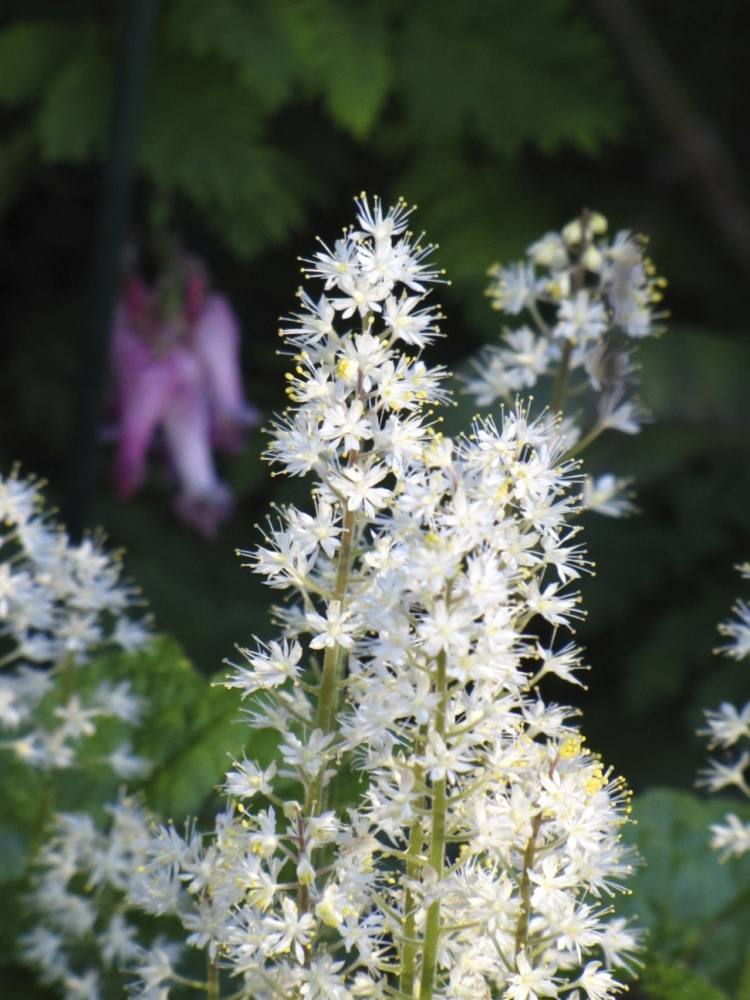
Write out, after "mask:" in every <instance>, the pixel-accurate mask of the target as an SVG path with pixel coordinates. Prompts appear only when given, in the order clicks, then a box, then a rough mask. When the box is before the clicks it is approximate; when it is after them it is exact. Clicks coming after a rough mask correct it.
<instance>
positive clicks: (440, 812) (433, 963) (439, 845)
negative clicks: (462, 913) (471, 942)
mask: <svg viewBox="0 0 750 1000" xmlns="http://www.w3.org/2000/svg"><path fill="white" fill-rule="evenodd" d="M435 689H436V691H437V694H438V699H439V700H438V705H437V709H436V711H435V733H436V734H437V735H438V736H439V737H440V738H441V739H444V738H445V728H446V726H445V718H446V715H447V709H448V671H447V667H446V662H445V651H443V652H442V653H440V655H439V656H438V659H437V672H436V677H435ZM447 800H448V795H447V782H446V778H445V775H443V777H442V778H438V779H436V780H435V781H434V783H433V785H432V840H431V843H430V867H431V868H432V869H433V871H434V873H435V878H436V880H437V881H438V882H440V880H441V879H442V877H443V865H444V861H445V820H446V812H447ZM439 940H440V897H439V896H438V898H437V899H435V900H433V902H432V903H430V905H429V908H428V910H427V920H426V923H425V936H424V952H423V955H424V957H423V959H422V980H421V983H420V990H419V1000H432V994H433V990H434V988H435V973H436V970H437V954H438V943H439Z"/></svg>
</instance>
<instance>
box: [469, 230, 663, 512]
mask: <svg viewBox="0 0 750 1000" xmlns="http://www.w3.org/2000/svg"><path fill="white" fill-rule="evenodd" d="M607 229H608V224H607V220H606V219H605V218H604V216H602V215H600V214H599V213H597V212H589V211H585V212H583V213H582V214H581V216H580V217H579V218H578V219H574V220H573V221H571V222H569V223H568V224H567V225H566V226H564V227H563V228H562V230H561V231H560V232H549V233H546V234H545V235H544V236H542V237H541V239H539V240H537V241H536V242H534V243H532V244H531V246H530V247H529V248H528V250H527V252H526V257H525V259H524V260H523V261H521V262H519V263H516V264H510V265H500V264H495V265H493V267H491V268H490V270H489V274H490V278H491V281H490V284H489V287H488V288H487V295H488V296H489V298H490V300H491V304H492V307H493V309H496V310H498V311H499V312H500V313H501V314H502V315H503V317H504V318H506V319H507V321H508V323H509V325H508V326H505V327H504V328H503V333H502V345H501V346H499V347H496V346H490V347H487V348H486V349H485V350H484V351H483V352H482V354H481V355H480V357H479V358H478V359H476V361H475V362H474V363H473V365H472V367H473V369H474V372H473V373H472V374H471V375H470V376H469V377H467V379H466V389H467V391H468V392H469V393H471V394H472V395H473V396H475V398H476V400H477V402H478V403H479V405H481V406H489V405H491V404H492V403H493V402H495V401H496V400H498V399H499V400H504V401H505V402H506V403H507V402H512V400H513V399H515V397H516V395H517V394H518V393H526V392H530V391H533V392H535V393H536V392H540V394H541V396H542V398H543V399H545V400H546V401H547V402H548V403H549V405H550V408H551V409H552V411H553V412H554V413H557V412H560V413H562V414H563V424H562V430H563V433H564V435H565V437H566V440H567V442H568V446H569V449H570V451H571V452H572V453H574V454H579V453H580V452H581V451H583V450H584V449H585V448H586V447H587V446H588V445H589V444H591V443H592V442H593V441H594V440H595V439H596V438H598V437H599V435H600V434H602V433H603V432H604V431H608V430H615V431H619V432H621V433H624V434H637V433H638V431H639V429H640V427H641V425H642V423H643V421H644V420H645V419H646V413H645V411H644V410H643V408H642V406H641V405H640V403H639V401H638V399H637V397H636V396H635V395H634V391H633V390H634V389H635V388H636V387H637V364H636V362H635V351H636V349H637V346H638V344H639V342H640V341H642V340H643V339H644V338H646V337H652V336H655V335H659V334H660V333H662V332H663V330H664V327H663V320H664V319H665V318H666V316H667V313H666V311H665V310H664V309H663V308H662V306H661V302H662V298H663V290H664V287H665V285H666V281H665V280H664V279H663V278H661V277H658V276H657V275H656V272H655V268H654V265H653V263H652V262H651V261H650V260H649V258H648V257H647V256H646V254H645V246H646V238H645V237H643V236H636V235H634V234H632V233H630V232H628V231H627V230H622V231H620V232H618V233H616V234H615V235H614V237H612V238H611V239H610V238H608V236H607ZM628 486H629V480H628V479H627V478H622V477H618V476H615V475H613V474H612V473H605V474H603V475H601V476H596V477H591V476H587V477H586V478H585V480H584V484H583V493H582V495H583V504H584V506H585V508H586V509H587V510H593V511H597V512H598V513H600V514H605V515H607V516H610V517H620V516H622V515H624V514H628V513H630V512H631V511H632V510H633V509H634V508H633V504H632V502H631V500H630V497H629V493H628Z"/></svg>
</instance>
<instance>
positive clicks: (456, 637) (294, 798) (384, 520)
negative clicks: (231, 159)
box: [57, 195, 639, 1000]
mask: <svg viewBox="0 0 750 1000" xmlns="http://www.w3.org/2000/svg"><path fill="white" fill-rule="evenodd" d="M356 207H357V215H356V221H355V223H354V226H353V227H352V228H350V229H347V230H345V231H344V233H343V235H342V236H341V237H340V238H339V239H338V240H336V241H335V242H334V243H333V245H328V244H325V243H322V242H321V243H320V245H319V247H318V249H317V250H316V252H315V253H314V255H313V256H312V257H310V258H307V259H305V260H304V262H303V264H304V267H303V270H304V272H305V274H306V277H307V278H308V280H309V281H311V282H312V281H316V282H317V283H318V287H317V289H316V290H315V291H311V290H310V289H305V290H301V291H300V293H299V306H298V308H297V311H296V312H295V313H294V314H293V315H292V316H291V317H290V318H289V319H288V320H287V321H285V323H284V325H283V328H282V330H281V336H282V338H283V341H284V344H285V345H287V347H286V349H287V350H288V351H289V352H290V355H291V356H292V371H291V372H290V374H289V378H288V382H289V384H288V394H289V398H290V406H289V409H288V410H287V411H286V412H285V413H283V414H282V415H281V416H280V417H279V418H278V419H277V420H276V422H275V423H274V424H273V426H272V429H271V441H270V444H269V447H268V451H267V455H268V458H269V460H270V461H271V462H272V463H273V464H274V466H275V467H276V469H277V474H278V473H286V474H288V475H292V476H303V475H307V476H309V477H310V479H311V499H310V503H309V505H307V508H306V509H298V508H297V507H293V506H285V507H279V508H276V509H275V511H274V514H273V516H272V517H271V518H270V519H269V521H268V523H267V526H266V528H265V530H264V534H263V538H262V540H261V541H260V543H259V544H258V545H256V546H255V547H254V548H250V549H248V550H246V551H243V552H242V553H241V555H242V557H243V558H244V559H245V560H246V561H247V562H248V563H249V564H250V566H251V567H252V568H253V570H254V571H255V572H257V573H259V574H260V575H261V576H263V577H264V578H265V580H266V581H267V583H268V584H269V586H270V587H272V588H274V589H275V590H277V591H278V592H279V594H280V595H283V596H284V600H283V602H281V603H280V604H279V605H278V607H277V608H276V618H277V620H278V623H279V625H280V632H279V634H278V635H277V636H275V637H274V638H271V639H269V640H267V641H263V642H261V641H260V640H255V639H253V640H250V641H249V642H248V643H247V644H245V645H242V646H240V647H238V649H237V655H236V656H235V657H234V658H233V660H232V662H231V663H230V664H229V666H230V672H229V674H228V676H227V680H226V684H227V685H228V686H229V687H231V688H236V689H238V690H239V691H240V692H241V694H242V696H243V697H244V698H245V699H246V704H247V709H246V715H247V721H248V723H249V724H250V725H251V726H252V727H254V728H260V727H263V728H270V729H272V730H275V731H276V732H277V734H278V754H277V757H276V759H275V760H273V761H268V760H265V761H261V760H254V759H252V758H250V757H243V758H242V759H238V760H236V761H234V762H233V766H232V768H231V769H230V771H229V772H228V774H227V776H226V780H225V785H224V790H225V792H226V796H227V801H226V807H225V808H224V809H223V810H222V812H221V813H220V814H219V815H218V816H217V818H216V821H215V828H214V831H213V833H211V834H204V835H201V834H200V833H199V832H198V831H197V830H196V827H195V826H194V825H192V824H191V825H188V827H187V828H186V829H185V830H184V831H183V830H180V829H177V828H175V827H174V826H173V825H171V824H163V825H160V826H159V825H157V826H156V827H151V828H150V829H149V830H148V831H147V836H146V837H145V839H143V840H140V839H139V843H138V848H137V851H138V857H137V858H135V859H133V861H132V863H131V864H130V865H128V866H126V867H127V868H128V871H127V872H126V873H124V883H123V886H122V891H123V893H124V894H125V896H126V898H127V899H128V901H129V905H130V906H131V907H135V908H139V909H142V910H145V911H146V912H148V913H150V914H151V915H152V916H153V917H155V918H158V917H163V916H166V917H168V918H169V919H170V920H171V921H172V926H174V922H175V921H177V922H178V924H181V925H182V928H183V937H184V940H185V943H186V944H187V945H188V949H187V952H186V953H185V954H184V955H183V956H182V957H179V956H177V954H176V953H174V954H173V953H172V952H171V951H170V948H169V946H167V945H166V944H164V943H161V942H160V941H159V940H155V941H154V943H153V945H152V946H151V947H150V948H149V949H148V950H147V951H144V952H142V953H141V954H140V955H139V956H138V957H135V958H134V959H133V960H131V961H130V964H129V967H130V968H131V970H132V972H133V986H132V989H133V992H134V995H136V996H142V997H148V998H153V997H160V998H162V997H167V996H171V995H178V994H179V991H180V989H181V988H182V986H183V985H185V984H186V983H187V982H188V980H187V979H186V972H185V969H186V966H185V965H182V964H181V963H182V962H189V960H190V955H191V954H195V951H196V949H198V950H202V951H204V952H205V954H206V958H207V963H208V973H207V976H206V979H205V982H202V981H196V980H195V977H193V978H191V979H190V980H189V983H190V985H191V986H192V987H193V988H195V989H203V990H204V991H205V995H206V996H207V997H208V998H210V1000H217V998H219V997H226V998H229V997H237V998H239V997H246V998H248V1000H249V998H253V1000H276V998H282V997H283V998H296V1000H324V998H325V1000H350V998H359V997H362V998H378V1000H386V998H402V1000H414V998H419V1000H432V998H436V1000H437V998H443V1000H448V998H451V1000H485V998H486V1000H490V998H503V1000H537V998H541V997H560V998H564V1000H584V998H588V1000H606V998H609V997H614V996H615V995H617V994H618V992H619V991H620V990H621V989H622V988H623V987H622V986H621V982H622V974H623V971H625V972H627V970H628V969H629V968H630V969H632V967H633V963H634V961H635V959H634V955H635V954H636V953H637V950H638V944H639V932H638V931H637V929H634V928H632V927H631V926H630V925H628V924H627V923H626V921H625V920H623V919H622V918H619V917H617V916H616V915H614V913H613V909H612V898H613V896H614V895H616V894H617V893H619V892H621V891H626V890H625V885H626V882H627V879H628V876H629V874H630V872H631V870H632V866H633V863H634V858H633V857H632V856H631V854H630V851H629V849H628V848H626V847H625V846H624V845H623V843H622V841H621V832H622V829H623V825H624V824H625V823H626V822H627V821H628V812H629V794H628V792H627V789H626V788H625V787H624V785H623V783H622V781H621V780H620V779H618V778H616V777H614V776H613V775H612V774H611V772H610V771H609V770H608V769H607V768H606V767H605V766H604V765H603V764H602V762H601V761H600V760H599V758H598V757H597V756H596V755H595V754H593V753H591V752H590V751H589V750H588V749H587V748H586V745H585V741H584V738H583V736H582V734H581V732H580V730H579V728H578V726H577V722H576V716H577V712H576V711H575V710H573V709H570V708H565V707H564V706H561V705H557V704H554V703H547V702H546V701H545V700H544V698H543V695H542V691H541V689H542V687H543V686H544V680H545V678H546V677H547V675H550V674H553V675H555V676H556V677H557V678H558V679H562V680H564V681H568V682H570V683H573V684H581V683H582V678H583V676H584V672H585V669H586V668H585V666H584V663H583V656H582V653H581V651H580V649H579V648H578V647H577V646H576V645H575V643H574V642H573V641H572V639H571V636H570V633H571V630H572V625H573V624H574V623H575V621H576V620H577V619H578V618H579V617H580V615H581V613H582V612H581V609H580V604H579V598H578V595H577V592H576V591H575V589H574V588H575V581H576V580H577V578H578V577H579V576H580V575H581V573H583V572H585V570H586V568H587V563H586V559H585V555H584V552H583V549H582V546H581V543H580V541H579V534H578V532H579V528H578V526H577V524H576V521H575V516H576V514H577V513H578V511H579V509H580V502H581V501H580V495H581V476H580V473H579V470H578V468H577V465H576V464H575V462H574V461H572V460H571V459H570V458H569V457H567V453H568V451H569V444H568V442H567V440H566V437H565V433H564V430H563V431H562V432H561V428H560V425H559V423H558V422H557V420H556V419H553V418H550V417H549V416H544V417H541V418H537V419H532V418H531V417H530V416H529V413H528V411H527V410H526V409H525V408H524V407H523V406H521V405H517V406H515V407H513V408H511V409H508V410H507V411H505V412H503V413H502V414H501V418H500V419H499V420H497V421H494V420H492V419H478V420H476V421H475V422H474V424H473V425H472V427H470V428H467V432H466V434H465V435H463V436H460V437H458V438H456V439H450V438H447V437H444V436H442V434H441V433H440V417H439V407H440V404H441V403H443V402H447V401H448V398H449V397H448V392H447V389H446V386H445V372H443V371H442V370H441V369H439V368H430V367H429V366H428V365H427V364H426V363H425V362H424V361H423V360H422V357H421V353H422V350H423V348H425V347H427V346H428V345H429V344H430V342H431V341H432V340H433V339H434V338H435V337H436V336H437V335H438V334H439V328H438V324H439V321H440V319H441V315H440V312H439V310H438V309H437V308H436V307H434V306H432V305H430V304H429V300H428V298H427V295H428V289H429V286H430V285H431V284H432V283H433V282H435V281H440V280H442V275H441V273H440V272H439V271H438V270H437V269H436V268H435V267H434V266H433V265H432V263H431V257H430V254H431V250H432V248H431V247H430V246H429V245H425V244H424V243H423V242H422V239H421V238H420V237H418V236H415V235H414V234H413V233H412V232H411V231H410V230H409V223H410V218H411V215H412V211H413V210H412V208H411V207H409V206H408V205H407V204H406V203H404V202H401V201H400V202H398V203H397V204H396V205H395V206H394V207H392V208H390V209H389V210H385V209H384V208H383V206H382V205H381V203H380V201H379V200H378V199H374V200H369V199H367V198H366V197H365V196H364V195H363V196H361V197H360V198H359V199H357V202H356ZM64 842H65V837H62V842H58V847H57V851H58V853H62V852H63V851H64V848H63V843H64Z"/></svg>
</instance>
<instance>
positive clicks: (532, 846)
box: [515, 812, 542, 955]
mask: <svg viewBox="0 0 750 1000" xmlns="http://www.w3.org/2000/svg"><path fill="white" fill-rule="evenodd" d="M541 825H542V814H541V812H539V813H537V815H536V816H535V817H534V819H533V821H532V823H531V836H530V837H529V839H528V842H527V844H526V850H525V851H524V852H523V875H522V876H521V893H520V894H521V909H520V911H519V914H518V923H517V925H516V941H515V953H516V955H518V953H519V952H520V951H522V950H523V948H524V947H525V946H526V939H527V937H528V933H529V916H530V913H531V877H530V875H529V872H530V871H531V869H532V868H533V866H534V855H535V854H536V841H537V837H538V836H539V829H540V827H541Z"/></svg>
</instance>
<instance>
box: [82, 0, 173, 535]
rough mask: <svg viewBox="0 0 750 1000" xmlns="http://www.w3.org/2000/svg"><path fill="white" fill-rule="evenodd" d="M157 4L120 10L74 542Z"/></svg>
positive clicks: (91, 478)
mask: <svg viewBox="0 0 750 1000" xmlns="http://www.w3.org/2000/svg"><path fill="white" fill-rule="evenodd" d="M157 3H158V0H131V2H129V3H124V4H123V9H124V10H126V11H127V12H128V20H127V24H126V26H125V32H124V37H123V46H122V50H121V55H120V59H119V62H118V67H117V74H116V79H115V86H114V94H113V105H112V117H111V132H110V142H109V150H108V155H107V162H106V164H105V168H104V173H103V178H102V191H101V207H100V211H99V220H98V226H97V231H96V236H95V240H94V246H93V262H92V273H91V308H90V311H89V318H88V322H87V324H86V330H85V336H84V337H83V343H82V345H81V356H80V358H81V366H80V375H79V379H78V387H77V388H78V391H77V393H76V397H75V401H74V411H73V437H72V442H71V445H72V446H71V455H70V463H69V466H70V480H69V482H68V488H67V494H66V498H65V503H64V512H65V519H66V521H67V523H68V527H69V529H70V531H71V534H73V535H74V536H76V535H80V534H81V532H82V530H83V528H84V527H85V525H86V522H87V519H88V514H89V508H90V506H91V498H92V495H93V492H94V487H95V483H96V471H97V437H98V430H99V422H100V420H101V412H102V404H103V400H104V387H105V385H106V380H107V364H108V360H109V344H110V334H111V329H112V320H113V316H114V309H115V300H116V298H117V293H118V288H119V280H120V270H121V266H122V249H123V244H124V242H125V237H126V233H127V225H128V215H129V211H130V193H131V188H132V180H133V168H134V163H135V154H136V149H137V139H138V130H139V125H140V120H141V109H142V106H143V95H144V91H145V85H146V77H147V73H148V67H149V51H150V47H151V36H152V31H153V23H154V15H155V13H156V7H157Z"/></svg>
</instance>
